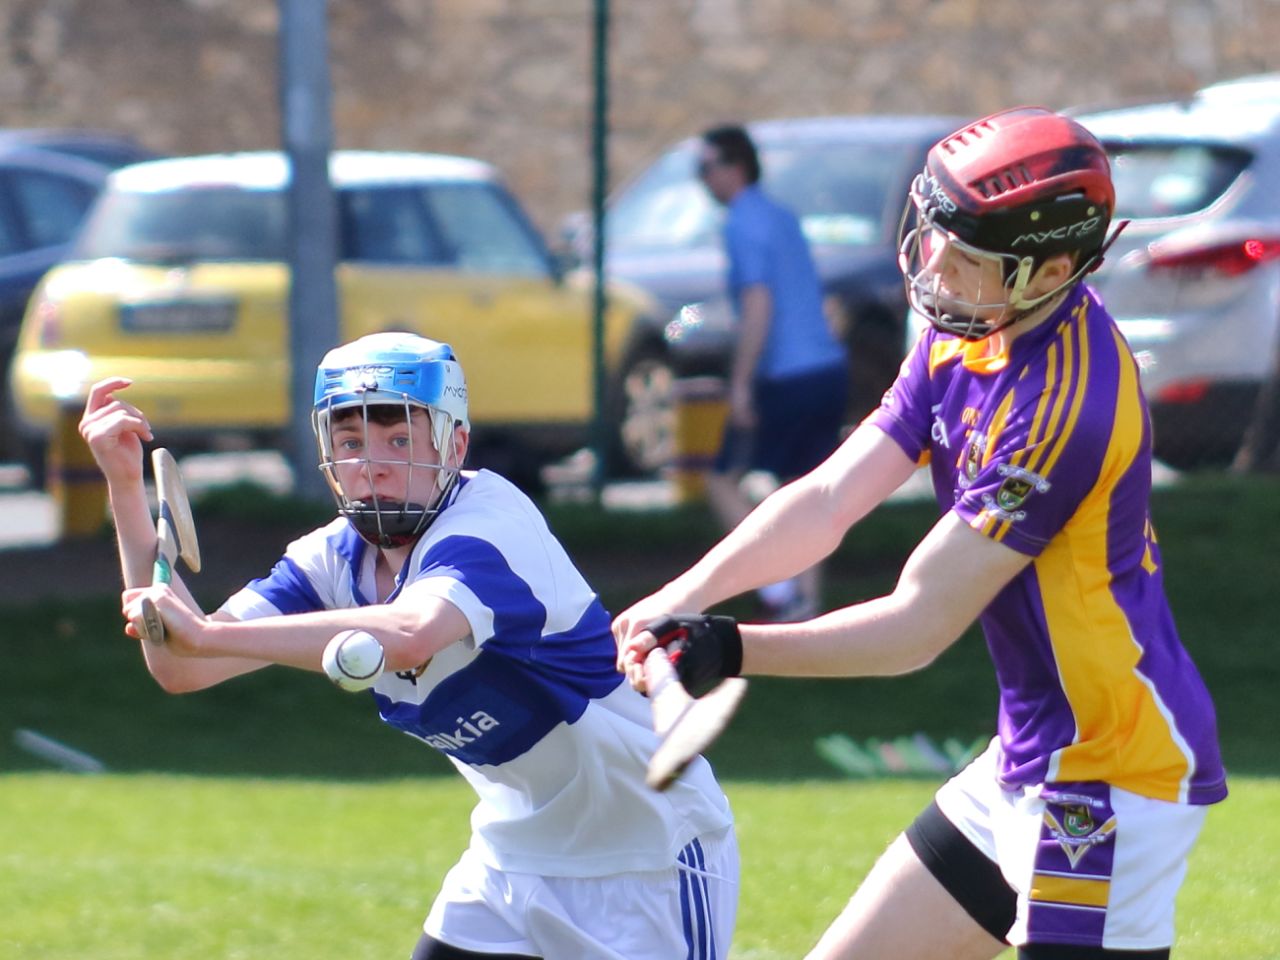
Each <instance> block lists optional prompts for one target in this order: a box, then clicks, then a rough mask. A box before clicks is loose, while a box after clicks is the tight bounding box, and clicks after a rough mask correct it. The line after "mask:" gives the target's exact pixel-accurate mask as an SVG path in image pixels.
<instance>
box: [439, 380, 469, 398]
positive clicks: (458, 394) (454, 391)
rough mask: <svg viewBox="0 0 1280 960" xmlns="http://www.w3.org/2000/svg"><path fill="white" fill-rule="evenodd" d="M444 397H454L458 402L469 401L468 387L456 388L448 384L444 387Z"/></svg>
mask: <svg viewBox="0 0 1280 960" xmlns="http://www.w3.org/2000/svg"><path fill="white" fill-rule="evenodd" d="M444 395H445V396H446V397H454V398H456V399H458V400H466V399H467V388H466V385H465V384H464V385H462V386H456V385H454V384H451V383H446V384H445V385H444Z"/></svg>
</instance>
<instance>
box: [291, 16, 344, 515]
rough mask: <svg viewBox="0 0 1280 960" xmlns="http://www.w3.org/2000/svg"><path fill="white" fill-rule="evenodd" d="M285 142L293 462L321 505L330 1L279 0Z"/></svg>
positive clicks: (328, 322) (333, 244)
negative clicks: (318, 416)
mask: <svg viewBox="0 0 1280 960" xmlns="http://www.w3.org/2000/svg"><path fill="white" fill-rule="evenodd" d="M279 11H280V119H281V136H282V140H283V141H284V148H285V152H286V154H287V157H288V161H289V169H290V174H291V175H290V179H289V189H288V198H287V205H288V224H289V230H288V236H289V240H288V246H289V275H290V278H291V279H290V284H289V342H288V349H289V360H290V364H289V367H290V370H291V374H290V379H289V399H290V407H289V409H290V411H291V414H290V420H289V443H288V453H289V462H290V465H291V466H292V468H293V476H294V489H295V491H296V492H297V494H298V495H299V496H301V497H304V498H307V499H315V500H319V499H324V498H325V497H327V488H326V487H325V484H324V482H323V480H322V478H321V476H320V473H319V471H318V470H317V469H316V446H315V439H314V438H313V436H312V434H311V417H310V413H311V404H312V398H313V396H314V390H315V375H316V367H318V366H319V364H320V360H321V359H322V358H323V357H324V354H325V351H327V350H328V349H330V348H331V347H333V346H336V345H337V343H338V292H337V286H336V284H335V282H334V261H335V252H336V250H337V216H336V206H335V203H334V198H333V189H332V186H331V185H330V183H329V149H330V145H331V143H332V141H333V125H332V120H331V117H330V90H329V44H328V0H279Z"/></svg>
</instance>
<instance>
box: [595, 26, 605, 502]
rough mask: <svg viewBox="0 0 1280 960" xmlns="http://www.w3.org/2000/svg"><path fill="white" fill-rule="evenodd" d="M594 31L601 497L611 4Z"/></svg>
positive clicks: (598, 484)
mask: <svg viewBox="0 0 1280 960" xmlns="http://www.w3.org/2000/svg"><path fill="white" fill-rule="evenodd" d="M593 27H594V29H593V34H592V36H593V44H592V49H593V57H592V77H593V87H594V91H595V96H594V109H593V112H592V122H591V147H592V150H591V153H592V182H591V216H592V223H593V230H592V237H593V239H594V249H593V251H592V256H593V265H594V268H595V293H594V296H593V298H592V305H591V321H592V339H591V345H592V356H591V363H592V373H593V375H594V387H595V417H594V419H593V422H592V430H591V439H592V447H593V449H594V450H595V471H594V474H593V476H592V487H593V489H594V490H595V492H596V495H597V496H599V494H600V491H601V490H602V489H603V487H604V478H605V468H606V458H607V456H608V451H609V438H608V424H607V420H606V416H605V407H606V401H605V359H604V317H605V311H606V309H607V307H608V303H607V300H606V295H605V270H604V264H605V258H604V254H605V232H604V201H605V192H606V190H607V189H608V183H609V154H608V143H609V0H595V16H594V23H593Z"/></svg>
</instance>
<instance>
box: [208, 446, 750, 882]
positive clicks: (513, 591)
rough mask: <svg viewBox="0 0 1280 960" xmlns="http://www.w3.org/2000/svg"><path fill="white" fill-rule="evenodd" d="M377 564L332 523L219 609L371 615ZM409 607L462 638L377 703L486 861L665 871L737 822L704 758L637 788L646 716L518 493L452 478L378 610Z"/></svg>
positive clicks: (482, 476)
mask: <svg viewBox="0 0 1280 960" xmlns="http://www.w3.org/2000/svg"><path fill="white" fill-rule="evenodd" d="M375 555H376V551H375V550H374V548H372V547H371V546H369V545H368V544H366V543H365V541H364V540H362V539H361V538H360V536H359V535H358V534H357V533H356V532H355V530H354V529H353V528H352V527H351V526H350V524H349V523H348V522H347V521H346V520H345V519H338V520H335V521H334V522H332V523H330V524H328V525H327V526H325V527H322V528H320V529H318V530H315V531H313V532H312V533H310V534H307V535H306V536H304V537H302V538H300V539H298V540H296V541H294V542H293V543H292V544H290V545H289V547H288V549H287V550H286V552H285V555H284V557H283V558H282V559H281V560H280V561H279V562H278V563H277V564H276V566H275V568H274V569H273V570H272V572H271V573H270V575H268V576H267V577H265V578H263V579H261V580H256V581H254V582H253V583H251V584H249V585H248V586H247V587H245V588H244V589H243V590H241V591H240V592H238V593H237V594H235V595H234V596H233V597H231V598H230V599H229V600H228V601H227V602H226V603H225V604H224V605H223V607H222V609H223V611H224V612H226V613H228V614H230V615H231V616H234V617H236V618H237V619H241V620H248V619H252V618H255V617H263V616H275V615H279V614H290V613H301V612H306V611H311V610H322V609H337V608H351V607H358V606H363V605H366V604H368V603H370V602H371V600H372V598H373V597H374V596H375V595H376V594H375V591H374V589H373V582H374V581H373V571H374V560H375ZM417 597H439V598H443V599H445V600H447V601H449V602H450V603H452V604H453V605H454V606H456V607H457V608H458V609H459V610H460V611H461V612H462V614H463V615H464V616H465V617H466V619H467V621H468V623H469V624H470V626H471V636H470V637H468V638H467V639H465V640H463V641H460V642H458V643H455V644H452V645H450V646H449V647H446V648H445V649H444V650H442V651H440V652H439V653H438V654H436V656H435V657H433V658H432V660H431V661H430V663H429V664H428V666H427V668H426V670H425V671H424V672H423V673H422V674H421V675H419V676H415V675H413V674H412V673H401V674H384V675H383V676H382V677H380V678H379V679H378V682H377V683H376V684H375V685H374V687H373V689H372V693H373V697H374V700H375V701H376V702H377V706H378V711H379V713H380V714H381V716H382V719H383V720H384V721H385V722H387V723H389V724H390V725H392V726H393V727H397V728H398V729H400V730H403V731H404V732H406V733H408V734H410V735H411V736H414V737H416V738H418V739H420V740H422V741H424V742H425V743H427V744H429V745H430V746H432V747H434V748H435V749H437V750H439V751H441V752H442V753H444V754H445V755H446V756H448V757H449V759H450V760H452V761H453V763H454V765H455V766H456V767H457V768H458V770H459V771H461V773H462V775H463V776H464V777H466V778H467V780H468V782H470V784H471V785H472V787H473V788H474V789H475V791H476V793H477V794H478V795H479V798H480V802H479V804H478V805H477V806H476V808H475V810H474V811H473V813H472V817H471V823H472V841H471V846H472V849H473V850H474V851H475V852H476V853H477V854H478V855H479V856H480V857H481V858H482V859H483V860H484V861H485V862H486V863H488V864H490V865H492V866H494V867H497V868H498V869H501V870H508V871H517V872H526V873H539V874H543V875H547V876H579V877H585V876H602V875H606V874H612V873H621V872H625V871H631V870H655V869H663V868H666V867H669V866H671V864H672V863H673V862H674V861H675V859H676V857H677V855H678V854H679V852H680V851H681V850H682V849H683V848H684V847H685V846H686V845H687V844H688V843H689V842H690V841H692V840H693V839H694V838H695V837H698V836H701V835H705V834H707V833H709V832H712V831H716V830H720V829H723V828H724V827H726V826H728V825H729V824H730V823H731V822H732V817H731V814H730V812H729V806H728V802H727V800H726V799H725V797H724V793H723V792H722V791H721V789H720V787H719V785H718V784H717V783H716V780H715V777H714V776H713V775H712V772H711V768H710V765H709V764H707V762H706V761H705V760H704V759H701V758H699V759H698V760H697V761H695V763H694V764H692V765H691V766H690V767H689V769H688V771H687V772H686V773H685V774H684V776H683V777H682V778H681V780H680V781H678V782H677V783H676V784H675V785H674V786H673V787H672V788H671V789H670V790H669V791H667V792H665V793H655V792H654V791H652V790H650V789H649V788H648V787H646V786H645V784H644V774H645V769H646V766H647V764H648V760H649V757H650V755H651V754H652V753H653V750H654V749H655V747H656V746H657V737H656V736H655V735H654V733H653V731H652V728H651V725H650V724H651V718H650V711H649V705H648V702H647V701H646V700H645V699H644V698H643V697H642V696H640V695H639V694H637V693H636V692H635V691H633V690H632V689H631V688H630V686H628V685H627V684H626V683H624V682H623V681H622V678H621V676H620V675H619V674H618V673H617V672H616V670H615V669H614V659H615V655H616V650H615V647H614V642H613V638H612V635H611V634H610V632H609V616H608V614H607V613H606V612H605V609H604V607H603V606H602V605H601V603H600V601H599V599H598V598H597V597H596V595H595V593H594V592H592V590H591V588H590V586H589V585H588V584H587V582H586V581H585V580H584V579H583V577H582V575H581V574H580V573H579V572H578V570H577V568H576V567H575V566H574V565H573V562H572V561H571V560H570V559H569V557H568V555H567V554H566V553H565V551H564V548H563V547H562V546H561V545H560V543H559V541H557V540H556V539H555V537H554V536H552V534H551V532H550V530H549V529H548V528H547V525H546V521H545V520H544V518H543V517H542V515H541V513H540V512H539V511H538V509H537V507H536V506H535V505H534V504H533V502H532V501H531V500H529V499H528V498H527V497H526V496H525V495H524V494H523V493H521V492H520V491H519V490H518V489H516V488H515V487H514V486H513V485H512V484H510V483H509V482H507V481H506V480H504V479H503V478H501V477H499V476H497V475H496V474H493V473H490V472H488V471H483V470H482V471H480V472H478V473H474V474H473V473H465V474H463V475H462V476H461V477H460V478H459V482H458V484H457V485H456V486H455V488H454V490H453V491H452V492H451V494H450V502H449V504H448V506H447V507H446V508H445V509H444V510H443V511H442V512H441V513H440V515H439V516H438V518H437V519H436V521H435V522H434V523H433V524H432V525H431V526H430V527H429V528H428V530H427V531H426V533H425V534H424V535H423V536H422V538H421V539H420V540H419V541H418V543H417V545H416V546H415V548H414V550H413V552H412V555H411V556H410V559H409V562H408V564H407V565H406V568H405V570H404V571H402V573H401V576H400V583H399V586H398V587H397V591H396V593H395V594H393V595H392V597H391V598H390V599H389V601H388V602H394V603H412V602H414V599H415V598H417Z"/></svg>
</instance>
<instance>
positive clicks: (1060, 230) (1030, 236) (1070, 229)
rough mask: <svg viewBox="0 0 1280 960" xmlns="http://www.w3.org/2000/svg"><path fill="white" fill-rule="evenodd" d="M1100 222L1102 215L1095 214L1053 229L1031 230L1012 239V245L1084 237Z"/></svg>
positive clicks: (1017, 245)
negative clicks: (1095, 215)
mask: <svg viewBox="0 0 1280 960" xmlns="http://www.w3.org/2000/svg"><path fill="white" fill-rule="evenodd" d="M1101 223H1102V217H1100V216H1097V217H1090V218H1089V219H1087V220H1079V221H1077V222H1075V223H1068V224H1066V225H1064V226H1061V227H1057V228H1055V229H1053V230H1033V231H1032V232H1031V233H1024V234H1022V235H1021V236H1019V237H1018V238H1017V239H1016V240H1014V241H1013V246H1014V247H1019V246H1021V245H1022V244H1024V243H1032V244H1035V245H1036V246H1040V245H1041V244H1045V243H1048V242H1049V241H1050V240H1070V239H1072V238H1074V237H1084V236H1087V235H1089V234H1091V233H1093V232H1094V231H1095V230H1097V229H1098V227H1099V225H1100V224H1101Z"/></svg>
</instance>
